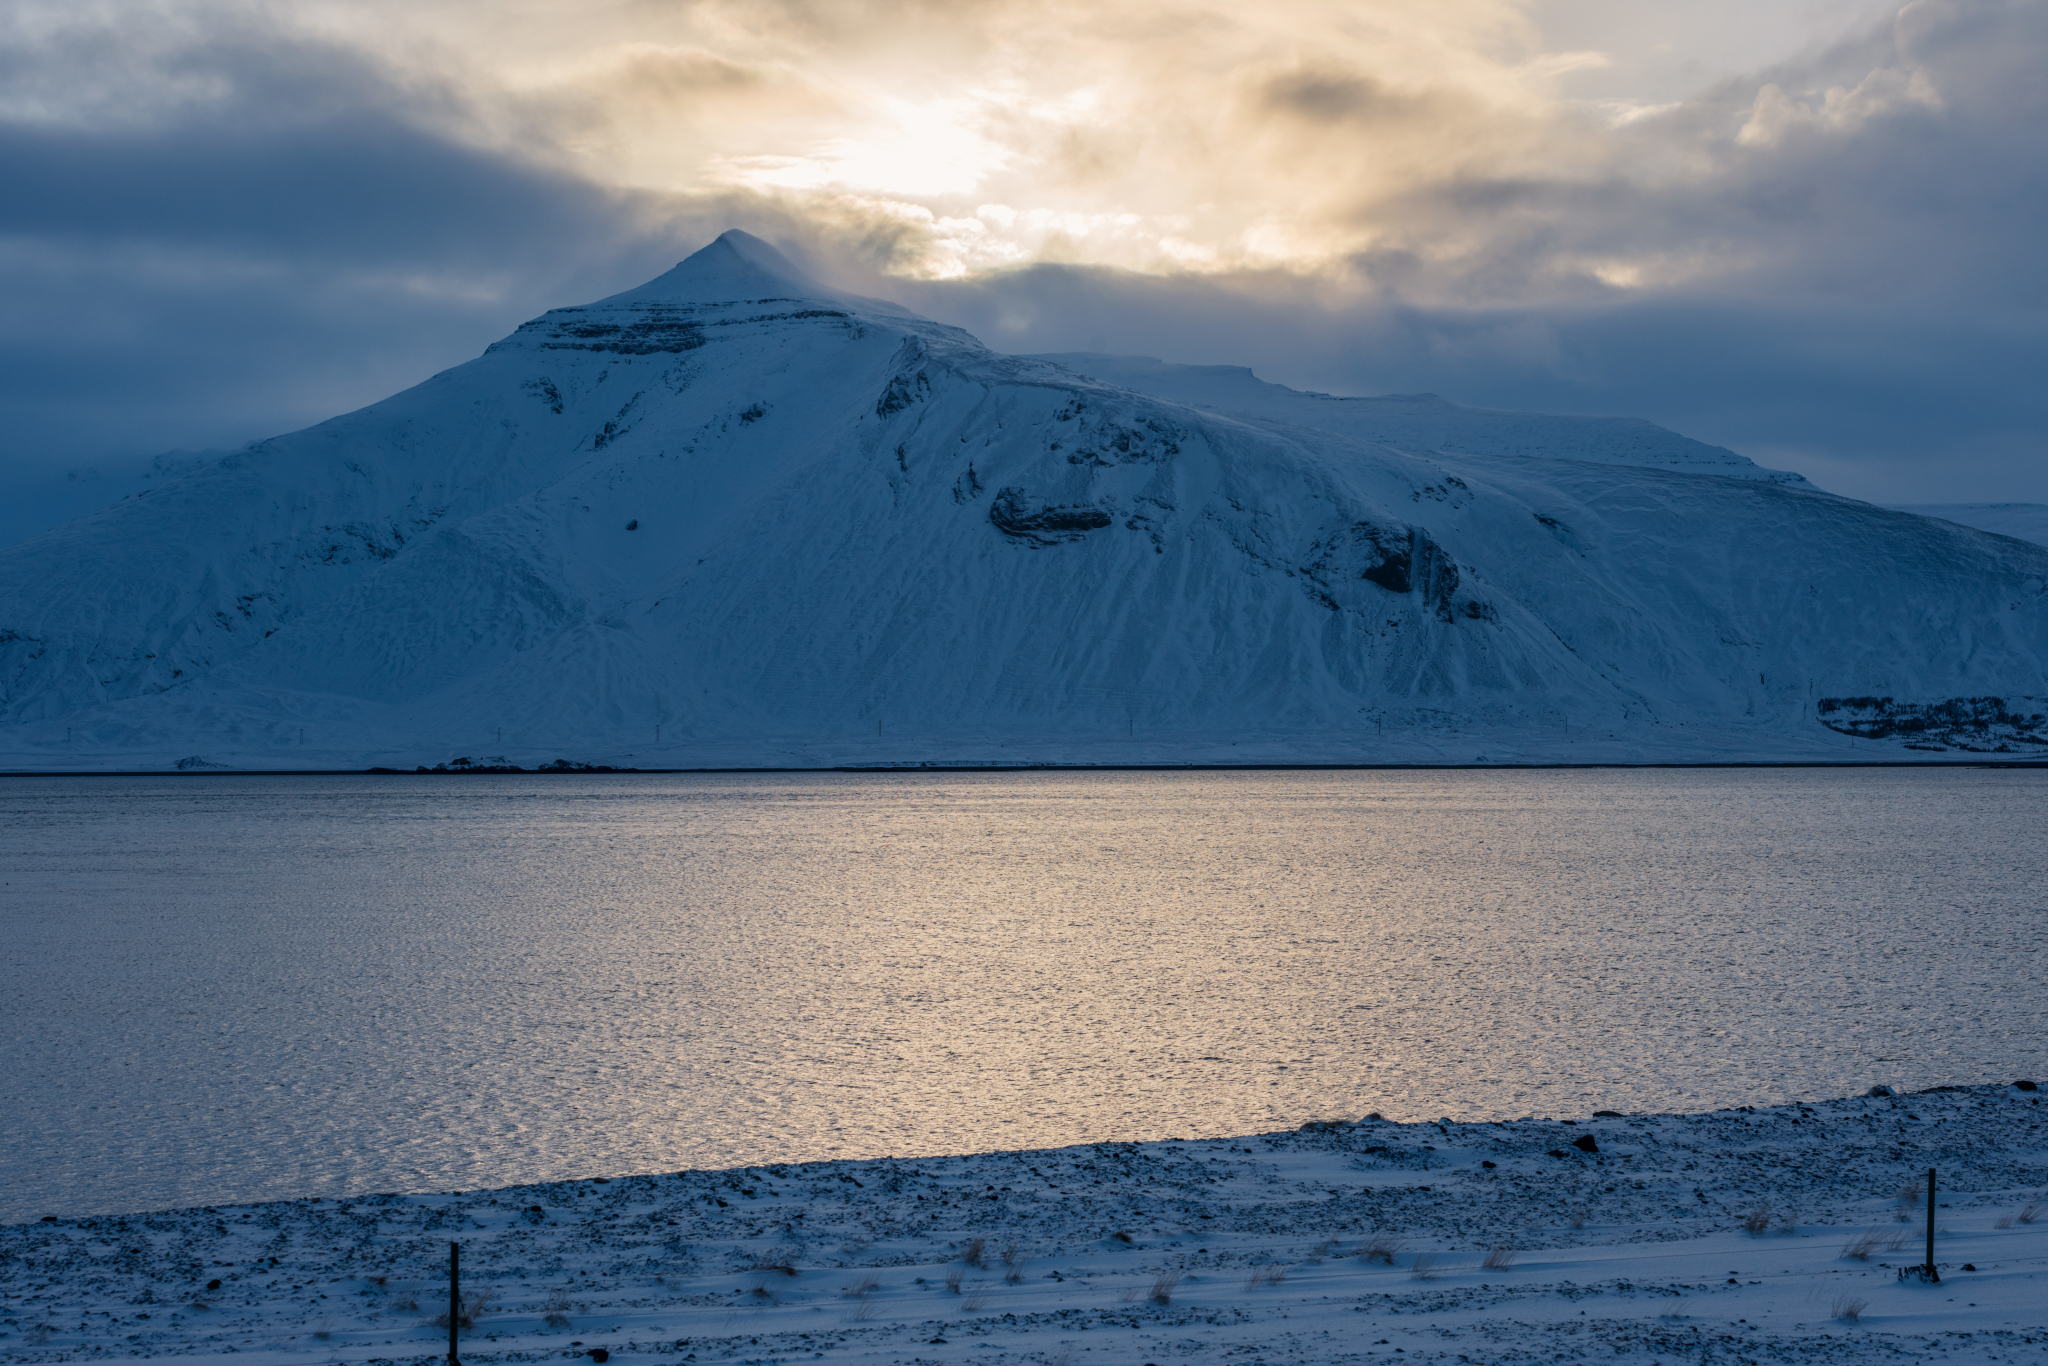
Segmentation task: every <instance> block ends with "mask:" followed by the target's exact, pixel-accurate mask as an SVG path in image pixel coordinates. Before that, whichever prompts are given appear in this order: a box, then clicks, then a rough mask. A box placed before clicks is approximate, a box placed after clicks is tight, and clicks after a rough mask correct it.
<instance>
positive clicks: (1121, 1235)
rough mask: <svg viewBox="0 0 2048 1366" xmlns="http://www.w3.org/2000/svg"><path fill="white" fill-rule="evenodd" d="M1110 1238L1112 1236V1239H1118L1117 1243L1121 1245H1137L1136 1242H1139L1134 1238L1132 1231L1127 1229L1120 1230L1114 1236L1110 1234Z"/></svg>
mask: <svg viewBox="0 0 2048 1366" xmlns="http://www.w3.org/2000/svg"><path fill="white" fill-rule="evenodd" d="M1109 1236H1110V1237H1112V1238H1114V1239H1116V1240H1117V1241H1118V1242H1119V1243H1127V1244H1128V1243H1135V1242H1137V1241H1138V1240H1137V1239H1136V1238H1133V1237H1132V1236H1131V1231H1130V1230H1129V1229H1127V1228H1120V1229H1118V1230H1117V1231H1116V1232H1115V1233H1112V1234H1110V1235H1109Z"/></svg>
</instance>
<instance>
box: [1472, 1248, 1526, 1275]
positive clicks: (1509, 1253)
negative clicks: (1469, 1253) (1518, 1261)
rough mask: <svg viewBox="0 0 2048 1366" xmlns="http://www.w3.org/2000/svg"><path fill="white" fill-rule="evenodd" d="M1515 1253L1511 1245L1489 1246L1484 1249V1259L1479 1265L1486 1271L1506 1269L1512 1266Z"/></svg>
mask: <svg viewBox="0 0 2048 1366" xmlns="http://www.w3.org/2000/svg"><path fill="white" fill-rule="evenodd" d="M1517 1255H1518V1254H1517V1253H1516V1251H1515V1249H1513V1248H1511V1247H1491V1248H1488V1249H1487V1250H1486V1260H1485V1261H1483V1262H1481V1263H1480V1264H1479V1265H1480V1266H1482V1267H1484V1268H1485V1269H1486V1270H1488V1271H1506V1270H1508V1269H1509V1268H1511V1267H1513V1266H1514V1264H1515V1258H1516V1256H1517Z"/></svg>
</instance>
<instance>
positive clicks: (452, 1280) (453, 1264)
mask: <svg viewBox="0 0 2048 1366" xmlns="http://www.w3.org/2000/svg"><path fill="white" fill-rule="evenodd" d="M1927 1208H1929V1210H1931V1208H1933V1206H1927ZM1927 1219H1929V1221H1931V1219H1933V1214H1927ZM1927 1227H1929V1229H1933V1225H1931V1223H1929V1225H1927ZM1927 1260H1929V1262H1933V1233H1929V1235H1927ZM461 1313H463V1245H461V1243H449V1366H463V1364H461V1360H457V1356H455V1325H457V1319H459V1315H461Z"/></svg>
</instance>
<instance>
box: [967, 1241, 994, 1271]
mask: <svg viewBox="0 0 2048 1366" xmlns="http://www.w3.org/2000/svg"><path fill="white" fill-rule="evenodd" d="M960 1260H961V1261H963V1262H965V1263H967V1264H968V1265H969V1266H971V1267H976V1268H980V1269H986V1268H987V1266H988V1239H986V1238H969V1239H968V1240H967V1247H966V1249H965V1250H964V1251H962V1252H961V1254H960Z"/></svg>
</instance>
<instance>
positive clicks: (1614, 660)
mask: <svg viewBox="0 0 2048 1366" xmlns="http://www.w3.org/2000/svg"><path fill="white" fill-rule="evenodd" d="M1095 368H1097V369H1101V368H1104V367H1102V366H1100V365H1098V366H1096V367H1095ZM1251 382H1252V383H1254V384H1255V383H1256V381H1251ZM1154 387H1163V386H1160V385H1155V386H1154ZM1265 387H1267V388H1272V387H1274V386H1265ZM1281 392H1282V394H1283V395H1284V394H1286V393H1287V392H1289V391H1281ZM1268 397H1271V396H1270V395H1269V396H1268ZM1296 397H1297V398H1304V399H1305V398H1306V397H1307V396H1296ZM1279 402H1280V405H1281V407H1282V408H1285V407H1286V406H1287V405H1288V404H1291V403H1293V400H1291V399H1284V398H1283V399H1282V400H1280V401H1279ZM1322 402H1324V403H1325V404H1329V403H1337V404H1342V403H1347V402H1352V401H1345V400H1324V401H1322ZM1357 402H1368V401H1357ZM1439 402H1440V401H1439ZM1445 406H1446V407H1450V408H1454V407H1455V405H1445ZM1333 411H1338V410H1333ZM1457 411H1459V412H1463V413H1467V414H1470V413H1472V412H1473V411H1474V410H1457ZM1297 416H1298V415H1297ZM1297 416H1290V415H1287V414H1285V413H1283V414H1282V415H1280V416H1274V415H1273V414H1272V413H1270V412H1264V411H1255V410H1253V408H1250V407H1245V406H1243V405H1239V406H1238V407H1237V408H1229V407H1225V406H1213V405H1212V406H1206V407H1204V406H1194V405H1191V404H1188V403H1184V402H1180V401H1176V400H1173V399H1170V398H1164V397H1160V396H1158V395H1157V394H1148V393H1143V392H1139V391H1138V390H1136V389H1134V388H1130V387H1123V386H1121V385H1119V384H1115V383H1110V382H1108V381H1106V380H1104V379H1102V378H1091V377H1089V376H1087V375H1084V374H1082V373H1079V372H1077V371H1076V370H1074V369H1072V368H1070V367H1068V366H1064V365H1061V364H1058V363H1054V362H1051V361H1046V360H1033V359H1025V358H1017V357H1004V356H999V355H995V354H993V353H991V352H989V351H987V350H986V349H984V348H983V347H981V346H980V345H979V344H978V343H976V342H975V341H974V339H973V338H972V337H969V336H967V335H966V334H965V333H962V332H959V331H957V330H955V329H951V328H947V327H944V326H941V325H939V324H936V323H932V322H929V321H926V320H924V319H920V318H916V317H914V316H912V315H910V314H908V313H906V312H904V311H903V310H901V309H898V308H896V307H894V306H893V305H889V304H885V303H881V302H879V301H875V300H867V299H859V298H854V297H851V296H846V295H842V294H839V293H837V292H835V291H832V290H829V289H826V288H824V287H822V286H819V285H817V284H816V283H814V282H812V281H809V280H807V279H805V278H804V277H803V276H802V275H801V273H800V272H798V271H797V270H796V269H795V268H794V267H792V266H791V265H790V264H789V263H788V262H787V261H786V260H783V259H782V258H781V257H780V256H779V255H777V254H776V253H775V252H774V251H773V250H772V249H771V248H768V247H767V246H766V245H765V244H762V243H760V242H758V241H756V240H754V239H751V238H748V237H746V236H745V235H744V234H739V233H729V234H727V235H726V236H725V237H723V238H721V239H720V240H719V241H718V242H716V243H714V244H713V245H712V246H710V247H707V248H706V249H705V250H704V251H702V252H699V253H698V254H697V255H696V256H693V257H691V258H690V259H689V260H688V261H686V262H684V263H683V264H682V265H680V266H678V267H677V268H676V269H675V270H673V271H671V272H669V273H668V274H667V275H664V276H662V277H661V278H659V279H657V280H655V281H652V282H650V283H649V284H647V285H645V286H643V287H641V288H639V289H636V290H632V291H628V292H627V293H625V294H621V295H618V296H615V297H613V298H610V299H605V300H600V301H598V302H597V303H594V304H590V305H587V306H584V307H581V308H567V309H558V310H556V311H554V312H551V313H549V314H547V315H545V316H544V317H542V318H539V319H536V320H535V321H533V322H531V323H528V324H526V325H525V326H523V327H521V328H520V329H519V330H518V331H516V332H515V333H514V334H513V335H512V336H510V337H508V338H506V339H505V340H504V341H502V342H499V343H497V344H496V345H494V346H492V347H491V348H490V349H489V350H488V351H487V352H486V353H485V354H484V355H483V356H481V357H479V358H478V359H477V360H475V361H472V362H470V363H468V364H466V365H463V366H458V367H456V368H455V369H453V370H450V371H447V372H445V373H443V374H440V375H437V376H435V377H434V378H432V379H430V380H428V381H427V382H426V383H424V384H422V385H420V386H418V387H417V388H414V389H411V390H408V391H406V392H405V393H402V394H399V395H397V396H395V397H393V398H391V399H389V400H386V401H385V402H383V403H380V404H376V405H374V406H372V407H370V408H366V409H363V410H361V411H360V412H356V413H351V414H348V415H345V416H343V417H339V418H336V419H334V420H332V421H330V422H326V423H323V424H321V425H319V426H317V427H313V428H310V429H308V430H306V431H303V432H298V433H294V434H292V435H290V436H284V437H279V438H276V439H274V440H271V441H266V442H261V443H258V444H256V445H253V446H251V447H249V448H247V449H245V450H242V451H239V452H237V453H235V454H234V455H232V456H229V457H227V458H226V459H223V460H219V461H216V462H213V463H210V464H208V465H206V466H204V467H202V468H200V469H198V470H195V471H193V472H192V473H189V474H187V475H185V476H184V477H182V478H180V479H177V480H175V481H173V482H171V483H169V484H167V485H166V486H164V487H161V488H158V489H155V490H153V491H151V492H150V493H149V494H147V495H143V496H139V497H135V498H130V499H127V500H124V501H123V502H121V503H119V504H116V505H114V506H113V507H111V508H108V509H105V510H103V511H101V512H99V513H96V514H94V515H92V516H90V517H87V518H84V519H81V520H80V521H78V522H75V523H72V524H70V525H68V526H65V527H62V528H59V529H57V530H55V531H53V532H50V533H48V534H46V535H44V536H42V537H40V538H38V539H36V540H33V541H30V542H26V543H24V544H21V545H18V546H14V547H10V548H8V549H7V550H5V551H0V759H4V761H5V762H6V763H7V764H9V765H10V766H15V767H96V766H106V767H128V766H142V767H148V766H155V765H157V764H169V763H171V762H174V761H176V760H178V759H185V758H203V759H204V760H205V761H206V762H208V763H229V764H234V765H237V766H276V767H291V766H306V767H315V766H329V765H333V766H363V765H368V764H390V765H397V766H404V767H411V766H412V765H414V764H416V763H425V764H432V763H435V762H439V761H443V760H446V759H449V758H452V757H455V756H471V757H476V758H478V759H479V760H481V759H483V758H485V757H490V758H497V757H499V756H503V757H504V758H505V759H507V760H508V761H510V762H515V763H528V764H531V763H535V762H541V761H549V760H554V759H557V758H568V759H571V760H576V761H589V762H606V763H631V764H636V765H638V766H642V767H662V766H691V765H700V764H750V765H751V764H766V765H779V764H793V765H813V764H833V763H868V762H909V763H918V762H949V763H950V762H968V763H979V762H990V763H1018V762H1078V763H1091V762H1094V763H1120V762H1183V761H1186V762H1219V761H1220V762H1257V761H1274V760H1284V761H1292V762H1302V761H1306V762H1332V763H1349V762H1380V761H1389V762H1404V761H1452V762H1473V761H1476V760H1483V761H1486V762H1498V761H1514V760H1525V759H1534V760H1614V759H1621V760H1629V759H1651V760H1670V759H1708V758H1721V757H1738V758H1824V757H1834V758H1877V757H1915V756H1926V757H1938V756H1939V755H1940V754H1942V753H1952V752H1953V751H1954V746H1956V745H1968V744H1974V743H1976V741H1977V740H1979V739H1981V740H1984V741H1985V743H1984V744H1983V745H1982V747H1983V748H1987V749H1992V748H1995V747H1996V746H1997V745H1999V744H2003V745H2005V746H2006V747H2007V752H2021V751H2033V750H2038V749H2039V748H2040V743H2039V740H2038V738H2037V737H2038V732H2036V731H2034V730H2033V729H2031V728H2029V727H2024V726H2021V727H2015V726H2013V725H2010V724H2006V723H2005V722H2003V721H1997V720H1996V718H1997V717H2001V716H2003V717H2009V716H2013V715H2023V714H2024V715H2032V714H2033V713H2034V712H2036V711H2039V710H2040V708H2039V707H2032V706H2031V704H2028V703H2026V702H2025V701H2024V699H2025V698H2027V697H2031V696H2037V695H2040V694H2043V693H2048V681H2044V673H2048V550H2044V549H2042V548H2041V547H2038V546H2031V545H2027V544H2023V543H2021V542H2018V541H2013V540H2009V539H2005V538H2000V537H1996V536H1988V535H1984V534H1981V533H1978V532H1974V531H1971V530H1968V529H1966V528H1964V527H1961V526H1957V525H1954V524H1952V523H1948V522H1941V521H1935V520H1932V519H1928V518H1923V517H1917V516H1912V515H1907V514H1903V513H1896V512H1888V511H1884V510H1882V509H1878V508H1873V507H1870V506H1867V505H1864V504H1860V503H1855V502H1851V501H1848V500H1845V499H1840V498H1836V497H1833V496H1830V495H1828V494H1825V493H1821V492H1819V491H1817V490H1814V489H1812V488H1811V487H1809V486H1806V485H1805V484H1804V482H1803V481H1800V480H1798V479H1797V477H1796V476H1785V477H1774V476H1773V475H1772V472H1769V471H1759V470H1757V469H1756V467H1754V466H1750V465H1748V462H1746V461H1741V457H1739V456H1734V455H1733V454H1732V453H1729V452H1721V453H1719V454H1718V455H1715V454H1711V453H1712V452H1714V450H1715V448H1712V447H1699V451H1705V452H1709V453H1710V454H1708V455H1706V456H1698V454H1697V452H1693V451H1692V450H1691V448H1692V447H1698V445H1699V443H1684V439H1683V438H1679V437H1675V436H1673V435H1672V434H1670V433H1661V434H1660V433H1659V429H1656V428H1653V427H1649V425H1648V424H1636V426H1632V427H1627V428H1626V430H1625V431H1623V436H1624V437H1625V438H1626V440H1624V441H1622V444H1621V445H1620V446H1619V447H1617V446H1616V445H1615V440H1616V438H1615V436H1614V432H1615V430H1616V429H1615V428H1614V427H1613V425H1612V424H1611V423H1606V422H1605V420H1591V419H1588V420H1577V419H1565V418H1544V419H1541V420H1540V421H1538V422H1535V423H1534V424H1533V425H1531V424H1529V423H1523V424H1522V426H1521V428H1518V430H1526V431H1535V432H1538V433H1539V434H1541V433H1549V435H1548V436H1544V437H1543V438H1542V440H1541V441H1535V444H1534V445H1529V444H1528V443H1526V442H1525V443H1524V444H1523V445H1522V446H1517V447H1515V448H1514V449H1511V450H1510V449H1469V448H1472V447H1478V446H1483V445H1484V443H1483V442H1481V441H1478V440H1477V439H1476V438H1470V437H1469V436H1468V437H1467V438H1461V439H1460V440H1458V441H1450V440H1424V439H1421V438H1420V437H1418V438H1417V439H1415V440H1413V441H1411V442H1410V443H1409V445H1408V446H1407V447H1405V448H1404V447H1402V446H1401V445H1399V444H1397V443H1395V444H1390V443H1389V441H1387V440H1386V439H1381V440H1377V441H1368V440H1365V439H1362V438H1361V437H1360V436H1359V435H1358V434H1357V433H1355V432H1350V431H1347V430H1339V428H1342V427H1344V423H1332V424H1329V425H1327V426H1322V427H1318V426H1313V425H1309V424H1306V423H1303V422H1301V421H1299V420H1297ZM1439 416H1441V414H1439ZM1453 416H1455V414H1454V415H1453ZM1507 416H1510V417H1512V416H1515V415H1507ZM1347 420H1348V419H1347ZM1488 420H1491V419H1488ZM1457 421H1465V419H1463V418H1458V419H1457ZM1575 422H1576V423H1578V424H1579V425H1578V426H1574V425H1573V424H1574V423H1575ZM1354 425H1355V424H1354ZM1469 425H1470V424H1468V426H1469ZM1382 426H1384V424H1382ZM1484 426H1485V422H1483V421H1481V422H1479V427H1484ZM1637 427H1640V428H1642V429H1644V430H1643V431H1638V430H1636V428H1637ZM1478 429H1479V428H1473V430H1478ZM1645 431H1646V432H1647V433H1649V435H1645V434H1644V432H1645ZM1574 433H1576V435H1574ZM1395 434H1396V435H1398V433H1395ZM1383 436H1384V434H1383ZM1666 438H1669V439H1668V440H1666ZM1503 439H1505V438H1503ZM1517 439H1520V438H1517ZM1530 440H1532V441H1534V440H1535V438H1530ZM1545 441H1547V442H1549V445H1548V446H1545V445H1544V444H1543V442H1545ZM1630 442H1635V443H1636V444H1635V445H1633V446H1631V445H1630V444H1629V443H1630ZM1603 443H1604V444H1603ZM1644 443H1647V446H1648V447H1649V448H1654V451H1655V452H1663V453H1664V455H1665V456H1669V455H1671V454H1672V452H1677V453H1678V454H1679V455H1683V456H1686V459H1688V460H1692V459H1693V458H1694V457H1695V456H1697V459H1696V460H1694V461H1693V464H1692V465H1688V464H1687V463H1686V460H1676V459H1665V458H1663V457H1661V456H1660V457H1658V458H1653V459H1647V460H1645V459H1636V458H1633V457H1631V456H1630V452H1631V451H1635V452H1636V453H1637V454H1638V455H1639V454H1640V450H1641V448H1643V447H1644ZM1673 443H1678V444H1673ZM1546 450H1548V451H1550V452H1551V454H1549V455H1545V454H1544V451H1546ZM1601 451H1605V452H1606V453H1607V456H1608V457H1611V458H1599V452H1601ZM1589 452H1591V453H1592V454H1589ZM1724 456H1725V457H1727V458H1728V459H1729V460H1733V461H1737V462H1740V465H1739V466H1734V465H1728V463H1727V460H1723V458H1722V457H1724ZM1702 470H1718V472H1714V473H1702V472H1701V471H1702ZM1878 698H1881V699H1889V700H1890V701H1889V702H1888V705H1889V706H1890V707H1891V708H1892V712H1891V713H1888V714H1893V715H1904V714H1906V713H1904V712H1900V711H1899V710H1898V709H1899V708H1900V707H1921V708H1925V707H1930V706H1939V705H1940V704H1942V703H1944V702H1946V701H1948V700H1949V699H1959V698H1970V699H1984V698H1995V699H2004V701H2002V702H2000V704H1999V707H1998V708H1995V709H1994V708H1990V707H1989V706H1988V705H1986V704H1984V703H1982V702H1981V701H1978V702H1975V703H1973V704H1972V705H1971V706H1969V707H1958V708H1952V709H1950V710H1949V711H1945V712H1941V713H1939V715H1940V716H1941V717H1942V718H1944V719H1943V721H1942V725H1941V726H1940V727H1938V728H1936V729H1935V730H1934V731H1932V732H1930V731H1929V730H1927V729H1925V728H1923V729H1921V730H1918V731H1913V732H1911V735H1910V738H1911V739H1912V740H1913V742H1914V743H1915V744H1916V745H1925V746H1929V747H1923V748H1915V749H1912V750H1908V749H1907V748H1906V747H1905V738H1908V737H1907V732H1906V731H1903V730H1900V729H1899V728H1897V727H1896V726H1894V727H1890V728H1889V729H1888V728H1887V727H1885V726H1879V725H1874V724H1865V723H1864V722H1863V721H1862V720H1859V723H1858V724H1857V725H1854V726H1845V724H1844V721H1843V718H1844V717H1845V716H1847V715H1849V712H1848V711H1845V710H1844V709H1843V708H1842V707H1840V706H1837V707H1835V709H1834V710H1832V711H1824V710H1823V706H1822V702H1823V699H1834V700H1836V701H1838V702H1839V700H1840V699H1878ZM1866 714H1867V715H1869V716H1874V715H1875V714H1876V713H1871V712H1869V711H1868V708H1863V709H1861V710H1857V711H1856V712H1855V715H1856V716H1857V717H1858V718H1865V717H1866ZM1971 717H1991V718H1993V722H1987V723H1986V725H1985V726H1984V727H1980V728H1978V729H1981V730H1982V731H1983V735H1982V736H1979V735H1978V734H1977V731H1976V730H1972V729H1971V723H1970V718H1971ZM1994 722H1995V724H1994ZM1880 732H1882V733H1880ZM67 737H68V738H67ZM1936 744H1940V745H1944V746H1947V748H1942V749H1936V748H1932V747H1931V746H1933V745H1936Z"/></svg>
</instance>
